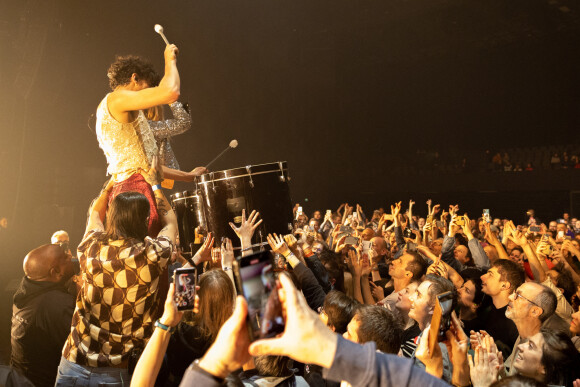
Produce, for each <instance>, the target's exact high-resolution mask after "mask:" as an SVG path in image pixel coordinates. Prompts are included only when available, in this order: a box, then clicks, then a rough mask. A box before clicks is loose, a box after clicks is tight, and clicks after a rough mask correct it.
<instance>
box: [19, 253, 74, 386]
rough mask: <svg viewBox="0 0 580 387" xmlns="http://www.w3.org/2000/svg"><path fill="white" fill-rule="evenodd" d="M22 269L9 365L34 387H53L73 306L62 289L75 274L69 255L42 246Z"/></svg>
mask: <svg viewBox="0 0 580 387" xmlns="http://www.w3.org/2000/svg"><path fill="white" fill-rule="evenodd" d="M23 269H24V274H25V276H24V278H22V282H21V283H20V287H19V288H18V290H17V291H16V293H15V294H14V304H13V306H12V357H11V359H10V365H11V366H12V367H14V368H15V369H17V370H18V371H20V372H21V373H22V374H24V375H25V376H26V377H27V378H28V379H30V381H31V382H33V383H34V385H35V386H37V387H39V386H54V383H55V380H56V373H57V369H58V363H59V362H60V358H61V352H62V348H63V346H64V343H65V341H66V338H67V336H68V334H69V332H70V328H71V320H72V314H73V311H74V304H75V300H74V297H73V296H72V295H71V294H69V293H68V292H67V289H66V288H65V286H64V284H65V282H66V281H67V280H68V279H69V278H70V277H71V276H72V275H73V271H74V269H73V264H72V262H71V255H70V253H66V252H65V251H64V250H63V249H62V247H60V246H59V245H43V246H40V247H38V248H36V249H34V250H32V251H31V252H29V253H28V255H26V257H25V258H24V264H23Z"/></svg>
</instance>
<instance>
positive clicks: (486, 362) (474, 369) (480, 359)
mask: <svg viewBox="0 0 580 387" xmlns="http://www.w3.org/2000/svg"><path fill="white" fill-rule="evenodd" d="M468 359H469V373H470V375H471V382H472V383H473V386H474V387H489V386H490V385H491V384H492V383H493V382H495V381H496V380H497V375H498V371H499V368H498V367H497V366H494V365H493V364H492V363H491V362H490V357H489V352H488V351H487V350H485V349H483V348H478V349H477V350H475V356H474V357H472V356H471V355H468Z"/></svg>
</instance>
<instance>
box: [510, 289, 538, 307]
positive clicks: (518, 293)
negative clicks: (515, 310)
mask: <svg viewBox="0 0 580 387" xmlns="http://www.w3.org/2000/svg"><path fill="white" fill-rule="evenodd" d="M515 295H516V296H515V300H517V299H518V297H519V298H521V299H522V300H526V301H527V302H529V303H530V304H532V305H535V306H537V307H538V308H541V306H540V305H538V304H536V303H535V302H534V301H532V300H530V299H527V298H526V297H524V296H522V293H521V292H515Z"/></svg>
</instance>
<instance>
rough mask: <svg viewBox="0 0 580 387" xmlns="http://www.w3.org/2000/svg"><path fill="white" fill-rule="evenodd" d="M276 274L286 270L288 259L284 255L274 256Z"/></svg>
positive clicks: (276, 254)
mask: <svg viewBox="0 0 580 387" xmlns="http://www.w3.org/2000/svg"><path fill="white" fill-rule="evenodd" d="M273 270H274V271H275V272H280V271H285V270H286V258H285V257H284V256H283V255H282V254H278V253H275V254H274V269H273Z"/></svg>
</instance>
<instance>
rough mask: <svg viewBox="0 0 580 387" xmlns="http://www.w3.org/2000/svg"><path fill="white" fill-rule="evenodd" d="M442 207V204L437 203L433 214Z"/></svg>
mask: <svg viewBox="0 0 580 387" xmlns="http://www.w3.org/2000/svg"><path fill="white" fill-rule="evenodd" d="M440 208H441V205H440V204H435V205H434V206H433V214H432V215H435V214H436V213H438V212H439V210H440Z"/></svg>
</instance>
